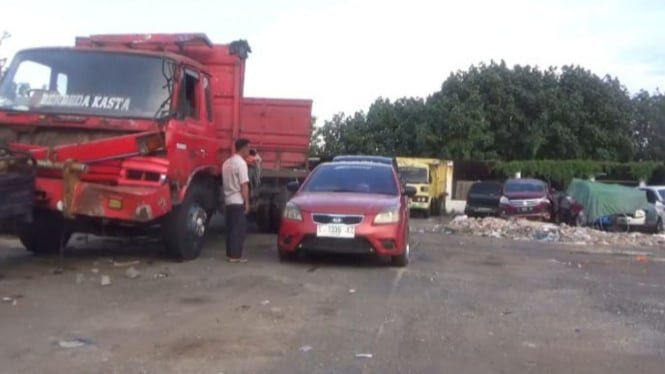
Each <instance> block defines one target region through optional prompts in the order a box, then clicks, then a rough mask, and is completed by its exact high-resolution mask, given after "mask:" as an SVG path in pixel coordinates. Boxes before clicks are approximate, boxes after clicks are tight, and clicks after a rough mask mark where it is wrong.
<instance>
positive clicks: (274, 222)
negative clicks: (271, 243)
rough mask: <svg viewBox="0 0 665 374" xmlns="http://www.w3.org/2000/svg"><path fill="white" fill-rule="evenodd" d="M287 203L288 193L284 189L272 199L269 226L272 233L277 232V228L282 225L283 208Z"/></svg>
mask: <svg viewBox="0 0 665 374" xmlns="http://www.w3.org/2000/svg"><path fill="white" fill-rule="evenodd" d="M288 201H289V191H287V190H286V189H285V188H283V189H282V190H281V191H280V192H279V193H278V194H276V195H275V196H273V198H272V204H271V210H272V211H271V214H270V216H271V219H270V225H271V226H272V232H274V233H277V232H279V226H280V224H281V223H282V213H283V212H284V207H285V206H286V203H287V202H288Z"/></svg>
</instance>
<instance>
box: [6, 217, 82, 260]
mask: <svg viewBox="0 0 665 374" xmlns="http://www.w3.org/2000/svg"><path fill="white" fill-rule="evenodd" d="M16 231H17V235H18V237H19V240H20V241H21V244H23V246H24V247H25V249H27V250H28V251H29V252H32V253H34V254H37V255H42V254H53V253H58V252H60V241H61V240H62V246H63V247H64V246H66V245H67V242H69V239H70V238H71V236H72V234H71V233H69V232H65V218H64V217H63V216H62V213H60V212H57V211H54V210H41V209H40V210H35V212H34V213H33V217H32V222H30V223H28V222H22V223H19V224H18V226H17V230H16Z"/></svg>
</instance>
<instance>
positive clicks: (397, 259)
mask: <svg viewBox="0 0 665 374" xmlns="http://www.w3.org/2000/svg"><path fill="white" fill-rule="evenodd" d="M409 242H410V238H409V237H408V236H407V239H406V247H405V248H404V252H403V253H402V254H401V255H397V256H393V257H392V258H391V259H390V260H391V263H392V265H393V266H396V267H401V268H403V267H405V266H406V265H408V264H409V254H410V252H411V245H410V244H409Z"/></svg>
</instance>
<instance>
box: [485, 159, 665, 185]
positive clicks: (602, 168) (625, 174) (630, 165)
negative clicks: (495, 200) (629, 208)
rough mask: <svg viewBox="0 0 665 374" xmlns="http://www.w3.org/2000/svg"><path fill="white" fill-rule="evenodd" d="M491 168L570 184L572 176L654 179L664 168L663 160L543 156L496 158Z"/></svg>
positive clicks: (510, 174)
mask: <svg viewBox="0 0 665 374" xmlns="http://www.w3.org/2000/svg"><path fill="white" fill-rule="evenodd" d="M492 168H493V169H494V170H495V172H497V173H498V174H501V175H503V176H504V177H512V176H513V175H514V174H515V173H517V172H521V173H522V176H523V177H538V178H545V179H549V180H553V181H559V182H561V183H564V184H568V182H570V180H572V179H573V178H589V177H591V176H594V177H597V176H606V177H610V178H612V179H624V180H628V179H631V180H636V181H637V180H645V181H649V180H651V179H652V177H653V175H654V173H655V172H656V171H658V170H659V169H661V170H662V169H663V168H665V164H664V163H663V162H656V161H648V162H627V163H619V162H604V161H588V160H540V161H510V162H501V161H498V162H495V163H493V166H492Z"/></svg>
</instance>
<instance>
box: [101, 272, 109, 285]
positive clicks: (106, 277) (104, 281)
mask: <svg viewBox="0 0 665 374" xmlns="http://www.w3.org/2000/svg"><path fill="white" fill-rule="evenodd" d="M100 284H101V285H102V286H110V285H111V276H110V275H105V274H104V275H102V277H101V280H100Z"/></svg>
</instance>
